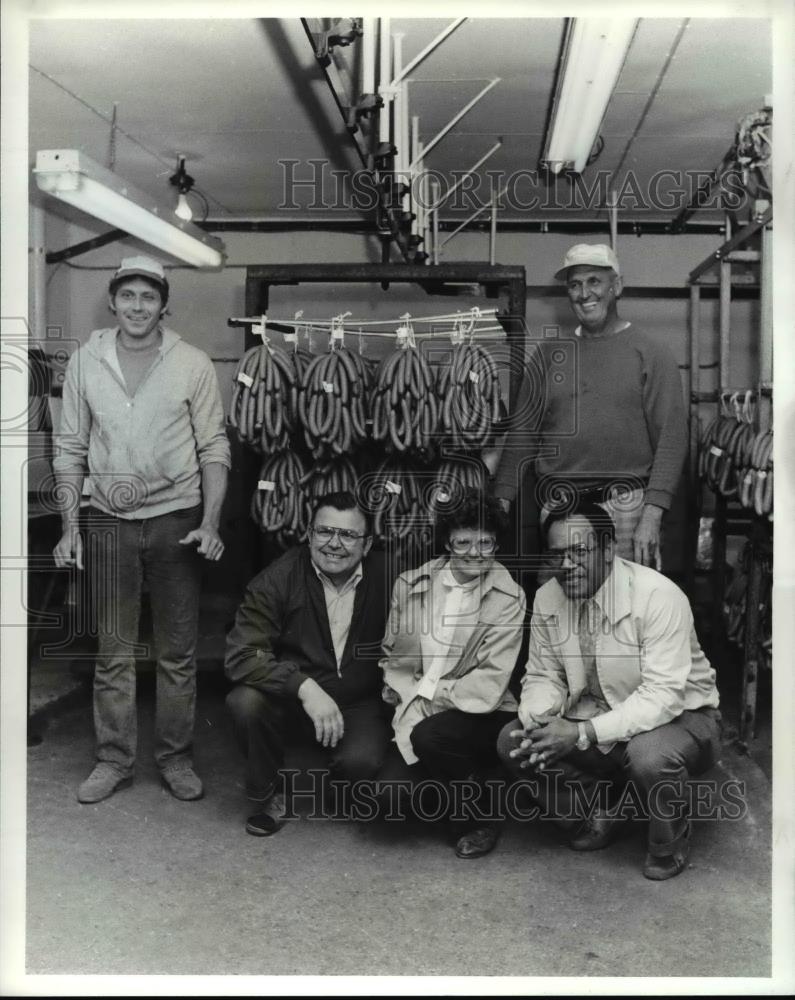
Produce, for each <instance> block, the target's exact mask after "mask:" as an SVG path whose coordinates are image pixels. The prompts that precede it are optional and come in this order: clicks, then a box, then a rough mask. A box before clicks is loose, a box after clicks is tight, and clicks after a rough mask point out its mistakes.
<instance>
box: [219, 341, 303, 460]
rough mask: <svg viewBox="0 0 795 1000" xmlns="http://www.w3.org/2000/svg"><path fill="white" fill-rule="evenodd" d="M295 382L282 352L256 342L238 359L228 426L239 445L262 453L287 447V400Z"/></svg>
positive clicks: (289, 416)
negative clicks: (234, 433)
mask: <svg viewBox="0 0 795 1000" xmlns="http://www.w3.org/2000/svg"><path fill="white" fill-rule="evenodd" d="M296 384H297V379H296V372H295V367H294V364H293V362H292V361H291V360H290V358H289V356H288V355H287V353H286V352H285V351H283V350H282V349H281V348H279V347H271V345H270V344H259V345H257V346H256V347H252V348H251V349H250V350H248V351H246V353H245V354H244V355H243V357H242V358H241V359H240V361H239V362H238V366H237V369H236V370H235V375H234V383H233V388H232V400H231V403H230V405H229V425H230V426H231V427H233V428H234V429H235V431H236V432H237V436H238V438H239V439H240V441H241V442H243V444H246V445H248V446H249V447H250V448H253V449H254V450H255V451H258V452H260V453H262V454H264V455H273V454H275V453H276V452H279V451H284V450H285V449H286V448H288V447H289V444H290V434H291V433H292V431H293V430H294V427H295V423H294V414H293V413H291V412H290V407H289V400H290V396H291V393H293V394H294V390H295V387H296Z"/></svg>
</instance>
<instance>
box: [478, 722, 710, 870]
mask: <svg viewBox="0 0 795 1000" xmlns="http://www.w3.org/2000/svg"><path fill="white" fill-rule="evenodd" d="M719 725H720V712H718V711H717V709H713V708H701V709H698V710H696V711H692V712H691V711H685V712H682V714H681V715H680V716H679V717H678V718H676V719H674V720H673V722H669V723H667V724H666V725H664V726H659V727H658V728H657V729H651V730H649V732H646V733H639V734H638V735H637V736H633V737H632V738H631V739H630V740H628V741H627V742H625V743H617V744H616V745H615V746H614V747H613V749H612V750H611V751H610V753H609V754H603V753H602V752H601V751H600V750H599V749H597V748H596V747H590V748H589V749H588V750H572V752H571V753H569V754H567V755H566V756H565V757H563V758H561V759H560V760H559V761H558V762H557V763H556V764H555V765H553V766H552V767H550V768H548V769H547V770H546V771H543V772H537V771H535V770H533V769H525V768H520V767H519V759H518V758H513V757H510V756H509V753H510V751H511V750H513V749H514V748H515V747H516V746H517V744H518V740H517V739H514V738H513V737H511V735H510V734H511V731H513V730H518V729H521V724H520V723H519V720H518V719H515V720H514V721H513V722H512V723H510V724H509V725H507V726H506V727H505V728H504V729H503V731H502V732H501V733H500V736H499V739H498V742H497V752H498V753H499V755H500V759H501V760H502V762H503V764H504V765H505V767H507V768H508V770H509V771H510V772H511V774H513V775H514V776H515V777H516V778H519V779H522V780H523V781H525V782H527V790H528V792H529V793H530V795H531V797H532V798H534V799H535V800H536V801H537V802H538V803H539V805H540V806H541V808H542V814H543V815H545V816H551V817H555V818H557V819H558V820H559V821H560V822H561V824H565V825H566V826H568V827H569V828H571V829H574V828H576V826H577V825H579V823H580V822H581V821H582V820H583V819H584V818H585V816H586V815H587V814H588V813H589V812H590V811H592V809H594V808H595V809H597V810H599V811H603V810H604V808H605V805H606V797H605V796H604V795H603V794H601V793H603V792H606V791H608V792H611V793H612V797H613V799H615V794H616V793H617V792H618V793H620V794H619V801H620V803H621V804H622V806H623V808H622V809H620V810H619V811H620V812H621V813H622V814H624V815H631V814H632V813H633V812H634V813H635V815H643V816H646V815H648V818H649V834H648V848H649V851H650V853H652V854H656V855H658V856H664V855H669V854H672V853H673V852H674V851H675V850H676V848H677V847H678V846H679V842H680V840H681V838H682V836H683V835H684V834H685V833H686V830H687V820H688V816H689V810H688V808H687V801H688V800H687V788H686V784H685V783H686V782H687V780H688V778H690V777H694V776H696V775H698V774H703V773H704V772H705V771H707V770H709V768H711V767H712V766H713V765H714V764H715V763H716V761H717V759H718V755H719V753H720V729H719ZM630 785H631V787H630ZM611 786H612V788H611ZM637 806H639V807H640V808H636V807H637Z"/></svg>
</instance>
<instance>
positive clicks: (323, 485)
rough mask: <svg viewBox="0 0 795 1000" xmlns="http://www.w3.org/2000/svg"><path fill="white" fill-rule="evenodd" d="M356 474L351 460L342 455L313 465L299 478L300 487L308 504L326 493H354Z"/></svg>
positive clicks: (312, 503) (311, 503)
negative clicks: (322, 463) (321, 463)
mask: <svg viewBox="0 0 795 1000" xmlns="http://www.w3.org/2000/svg"><path fill="white" fill-rule="evenodd" d="M357 480H358V476H357V473H356V469H355V468H354V465H353V462H351V460H350V459H349V458H345V457H344V456H343V457H341V458H335V459H333V460H331V461H329V462H326V463H325V464H324V465H316V466H313V467H312V468H311V469H310V470H309V471H308V472H307V473H306V474H305V475H304V476H303V478H302V479H301V481H300V486H301V489H302V490H303V491H304V493H305V494H306V497H307V500H308V501H309V503H310V505H312V506H313V505H314V502H315V501H316V500H317V499H318V497H322V496H325V495H326V494H328V493H342V492H348V493H353V494H355V493H356V483H357Z"/></svg>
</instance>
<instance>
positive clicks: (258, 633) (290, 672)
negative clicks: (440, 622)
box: [225, 493, 392, 837]
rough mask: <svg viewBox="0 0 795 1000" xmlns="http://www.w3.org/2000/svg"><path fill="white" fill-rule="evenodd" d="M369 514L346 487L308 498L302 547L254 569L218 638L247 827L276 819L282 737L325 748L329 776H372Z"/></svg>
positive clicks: (376, 568) (270, 824)
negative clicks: (222, 643)
mask: <svg viewBox="0 0 795 1000" xmlns="http://www.w3.org/2000/svg"><path fill="white" fill-rule="evenodd" d="M371 545H372V536H371V525H370V519H369V517H368V516H367V514H365V513H364V512H363V511H362V510H361V508H360V507H359V506H358V505H357V503H356V499H355V497H354V496H353V495H352V494H351V493H330V494H328V495H326V496H325V497H321V498H320V499H319V500H318V502H317V505H316V508H315V513H314V516H313V520H312V527H311V529H310V534H309V539H308V544H307V545H300V546H296V547H295V548H293V549H290V550H289V551H287V552H285V554H284V555H283V556H281V557H280V558H279V559H277V560H276V561H275V562H273V563H271V565H270V566H268V567H267V568H266V569H264V570H263V571H262V572H261V573H259V574H258V575H257V576H255V577H254V579H253V580H252V581H251V582H250V584H249V586H248V589H247V590H246V593H245V596H244V598H243V601H242V603H241V605H240V608H239V609H238V612H237V616H236V619H235V624H234V627H233V629H232V630H231V632H230V633H229V636H228V639H227V652H226V664H225V666H226V674H227V677H228V678H229V679H230V680H231V681H233V682H234V683H235V685H236V687H234V688H233V689H232V691H231V692H230V693H229V696H228V697H227V706H228V708H229V711H230V712H231V715H232V719H233V723H234V729H235V735H236V738H237V741H238V743H239V745H240V747H241V749H242V751H243V753H244V755H245V757H246V762H247V763H246V794H247V796H248V798H249V800H250V801H251V802H252V803H253V804H254V810H255V811H254V812H253V814H252V815H251V816H250V817H249V819H248V821H247V822H246V830H247V831H248V833H251V834H253V835H254V836H260V837H266V836H269V835H270V834H272V833H275V832H276V831H277V830H278V829H280V827H281V826H283V824H284V815H285V802H284V797H283V789H282V783H281V775H280V771H281V769H283V767H284V748H285V742H286V739H287V738H288V737H293V738H294V737H295V736H298V735H303V736H304V737H306V738H308V739H312V738H314V740H315V741H316V742H317V743H318V744H319V745H320V746H321V747H323V748H324V749H325V750H326V751H327V753H328V757H329V770H330V776H331V778H332V779H342V780H346V781H367V780H369V779H371V778H373V777H374V776H375V774H376V773H377V771H378V770H379V768H380V767H381V764H382V762H383V759H384V755H385V752H386V749H387V746H388V743H389V721H388V719H389V713H388V711H385V706H384V704H383V702H382V700H381V687H382V677H381V671H380V670H379V669H378V658H379V655H380V644H381V639H382V637H383V634H384V627H385V621H386V615H387V608H388V604H389V593H390V589H391V582H392V580H391V578H390V577H389V575H388V573H387V570H386V562H385V560H384V559H383V557H382V556H381V555H380V554H378V553H371V552H370V547H371Z"/></svg>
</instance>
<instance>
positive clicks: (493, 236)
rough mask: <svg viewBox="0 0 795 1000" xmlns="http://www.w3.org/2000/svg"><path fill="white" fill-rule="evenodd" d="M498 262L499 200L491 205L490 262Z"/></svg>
mask: <svg viewBox="0 0 795 1000" xmlns="http://www.w3.org/2000/svg"><path fill="white" fill-rule="evenodd" d="M496 262H497V202H496V201H495V202H494V204H493V205H492V206H491V230H490V232H489V264H491V265H492V266H494V264H496Z"/></svg>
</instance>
